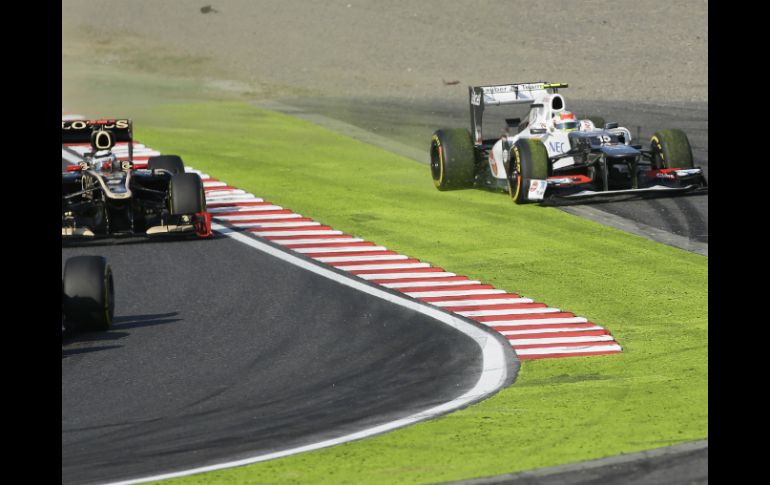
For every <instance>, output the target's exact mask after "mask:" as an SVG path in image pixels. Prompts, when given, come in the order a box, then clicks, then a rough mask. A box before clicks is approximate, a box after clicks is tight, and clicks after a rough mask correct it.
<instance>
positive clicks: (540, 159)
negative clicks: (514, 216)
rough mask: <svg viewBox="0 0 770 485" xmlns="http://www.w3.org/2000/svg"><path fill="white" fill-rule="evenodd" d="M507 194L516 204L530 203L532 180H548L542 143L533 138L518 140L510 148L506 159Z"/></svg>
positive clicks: (546, 161) (546, 159)
mask: <svg viewBox="0 0 770 485" xmlns="http://www.w3.org/2000/svg"><path fill="white" fill-rule="evenodd" d="M508 160H510V162H509V163H510V166H509V167H507V168H508V192H509V193H510V195H511V198H512V199H513V201H514V202H515V203H517V204H526V203H529V202H531V201H530V200H529V199H528V193H529V186H530V182H531V181H532V180H546V179H547V178H548V151H547V150H546V148H545V145H543V142H541V141H540V140H536V139H533V138H520V139H518V140H516V143H515V144H514V145H513V148H511V154H510V156H509V157H508Z"/></svg>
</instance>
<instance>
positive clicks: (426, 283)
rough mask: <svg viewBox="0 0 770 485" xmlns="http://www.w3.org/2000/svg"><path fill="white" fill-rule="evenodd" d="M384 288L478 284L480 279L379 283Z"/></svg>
mask: <svg viewBox="0 0 770 485" xmlns="http://www.w3.org/2000/svg"><path fill="white" fill-rule="evenodd" d="M379 284H380V285H382V286H384V287H385V288H419V287H420V286H460V285H479V284H481V282H480V281H476V280H460V281H431V280H428V281H406V282H402V283H379Z"/></svg>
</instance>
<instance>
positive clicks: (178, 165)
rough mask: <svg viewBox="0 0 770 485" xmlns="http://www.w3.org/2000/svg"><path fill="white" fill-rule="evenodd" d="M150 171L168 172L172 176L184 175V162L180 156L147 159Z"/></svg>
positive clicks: (158, 156) (161, 156)
mask: <svg viewBox="0 0 770 485" xmlns="http://www.w3.org/2000/svg"><path fill="white" fill-rule="evenodd" d="M147 168H149V169H150V170H158V169H161V170H168V171H169V172H171V173H172V174H176V173H184V162H183V161H182V157H180V156H179V155H157V156H154V157H150V158H149V159H147Z"/></svg>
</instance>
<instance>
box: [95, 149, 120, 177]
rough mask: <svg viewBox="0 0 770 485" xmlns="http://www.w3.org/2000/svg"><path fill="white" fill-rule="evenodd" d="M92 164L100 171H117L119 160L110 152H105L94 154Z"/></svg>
mask: <svg viewBox="0 0 770 485" xmlns="http://www.w3.org/2000/svg"><path fill="white" fill-rule="evenodd" d="M93 166H94V168H95V169H96V170H98V171H101V172H110V171H112V172H118V171H120V160H118V157H117V156H116V155H115V154H114V153H112V152H107V153H105V154H102V155H98V156H94V158H93Z"/></svg>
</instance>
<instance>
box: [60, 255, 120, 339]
mask: <svg viewBox="0 0 770 485" xmlns="http://www.w3.org/2000/svg"><path fill="white" fill-rule="evenodd" d="M61 301H62V309H61V320H62V322H61V334H62V338H63V337H64V335H65V333H71V332H75V331H81V330H83V331H97V330H109V329H110V327H111V326H112V320H113V318H114V315H115V288H114V286H113V281H112V269H111V268H110V265H109V264H107V260H106V259H104V258H103V257H101V256H75V257H73V258H70V259H68V260H67V262H66V263H65V265H64V275H63V276H62V282H61Z"/></svg>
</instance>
